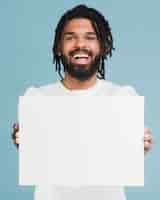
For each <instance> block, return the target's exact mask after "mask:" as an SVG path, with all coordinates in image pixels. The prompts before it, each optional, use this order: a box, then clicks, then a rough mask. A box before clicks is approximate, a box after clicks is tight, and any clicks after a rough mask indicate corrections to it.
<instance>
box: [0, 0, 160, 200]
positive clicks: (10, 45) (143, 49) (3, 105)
mask: <svg viewBox="0 0 160 200" xmlns="http://www.w3.org/2000/svg"><path fill="white" fill-rule="evenodd" d="M79 3H86V4H87V5H89V6H91V7H95V8H97V9H98V10H100V11H101V12H102V13H103V14H104V15H105V16H106V17H107V18H108V20H109V22H110V24H111V27H112V32H113V36H114V44H115V47H116V51H115V52H114V53H113V57H112V58H111V59H110V60H109V61H108V62H107V63H106V64H107V79H109V80H112V81H114V82H117V83H120V84H127V85H128V84H129V85H132V86H134V87H135V88H136V90H137V91H138V93H139V94H140V95H144V96H145V122H146V124H147V125H148V126H149V127H151V128H152V131H153V136H154V141H155V142H154V145H153V148H152V150H151V152H150V153H149V154H148V155H147V156H146V158H145V187H142V188H138V187H134V188H128V189H127V196H128V199H129V200H135V199H136V200H151V199H152V200H158V199H160V173H159V171H160V160H159V151H160V146H159V143H160V141H159V129H158V127H159V113H160V112H159V111H160V107H159V100H160V93H159V86H160V80H159V74H160V68H159V64H160V61H159V52H160V42H159V36H160V25H159V18H160V13H159V7H160V1H158V0H152V1H146V0H141V1H139V0H134V1H129V0H121V1H116V0H110V1H109V0H108V1H107V0H97V1H94V2H93V1H92V0H90V1H76V0H75V1H71V0H70V1H66V0H65V1H62V0H59V1H56V2H55V1H54V0H45V1H38V0H34V1H31V0H26V1H25V0H21V1H18V0H17V1H14V0H13V1H9V0H1V1H0V24H1V27H0V92H1V94H0V157H1V162H0V199H5V200H10V199H12V200H22V199H23V200H29V199H32V196H33V190H34V187H20V186H18V153H17V150H16V149H15V147H14V146H13V144H12V141H11V137H10V135H11V130H12V124H13V122H15V121H16V120H17V102H18V96H19V95H22V94H23V93H24V90H25V89H26V88H27V87H29V86H31V85H35V86H39V85H43V84H47V83H50V82H53V81H55V80H57V79H58V76H57V75H56V73H55V67H54V65H53V64H52V55H51V48H52V43H53V36H54V29H55V26H56V24H57V21H58V20H59V18H60V16H61V15H62V14H63V13H64V11H66V9H69V8H71V7H73V6H75V5H77V4H79ZM133 137H134V136H133Z"/></svg>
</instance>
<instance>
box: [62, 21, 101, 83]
mask: <svg viewBox="0 0 160 200" xmlns="http://www.w3.org/2000/svg"><path fill="white" fill-rule="evenodd" d="M59 53H60V54H61V58H62V63H63V65H64V67H65V70H66V71H67V72H68V73H69V74H70V75H71V76H72V77H73V78H75V79H78V80H82V81H83V80H88V79H89V78H91V77H92V76H93V75H94V74H95V73H96V71H97V68H98V66H99V64H100V43H99V40H98V38H97V35H96V32H95V30H94V28H93V26H92V24H91V22H90V21H89V20H88V19H84V18H80V19H72V20H70V21H69V22H68V23H67V24H66V25H65V27H64V30H63V33H62V37H61V42H60V46H59Z"/></svg>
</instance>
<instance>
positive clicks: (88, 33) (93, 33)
mask: <svg viewBox="0 0 160 200" xmlns="http://www.w3.org/2000/svg"><path fill="white" fill-rule="evenodd" d="M74 34H76V33H75V32H66V33H64V34H63V35H64V36H65V35H74ZM85 34H86V35H97V34H96V33H95V32H86V33H85Z"/></svg>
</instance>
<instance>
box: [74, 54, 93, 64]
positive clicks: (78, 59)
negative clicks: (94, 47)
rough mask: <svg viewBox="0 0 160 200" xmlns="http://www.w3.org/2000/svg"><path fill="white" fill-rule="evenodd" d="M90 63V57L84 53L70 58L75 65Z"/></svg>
mask: <svg viewBox="0 0 160 200" xmlns="http://www.w3.org/2000/svg"><path fill="white" fill-rule="evenodd" d="M90 61H91V56H89V55H87V54H84V53H77V54H75V55H73V56H72V62H74V63H76V64H88V63H90Z"/></svg>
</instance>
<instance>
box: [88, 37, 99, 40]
mask: <svg viewBox="0 0 160 200" xmlns="http://www.w3.org/2000/svg"><path fill="white" fill-rule="evenodd" d="M86 38H87V40H96V39H97V38H96V37H95V36H87V37H86Z"/></svg>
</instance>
